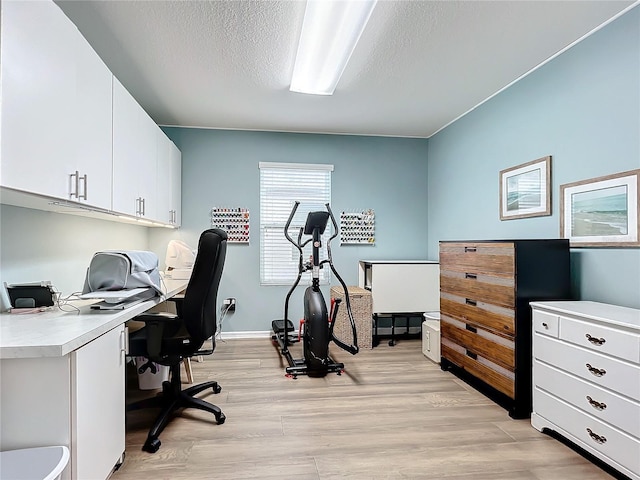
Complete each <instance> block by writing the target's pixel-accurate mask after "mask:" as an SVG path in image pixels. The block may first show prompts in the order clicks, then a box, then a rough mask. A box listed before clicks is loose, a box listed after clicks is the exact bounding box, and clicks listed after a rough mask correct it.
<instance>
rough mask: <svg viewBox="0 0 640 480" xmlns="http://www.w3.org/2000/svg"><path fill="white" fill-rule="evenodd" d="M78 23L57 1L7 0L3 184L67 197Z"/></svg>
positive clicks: (4, 13) (4, 18)
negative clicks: (66, 169)
mask: <svg viewBox="0 0 640 480" xmlns="http://www.w3.org/2000/svg"><path fill="white" fill-rule="evenodd" d="M74 29H75V27H74V26H73V24H72V23H71V22H70V21H69V20H68V19H67V17H65V16H64V15H62V14H61V12H60V9H59V8H58V7H57V6H56V5H55V4H53V3H45V2H2V62H1V63H2V73H1V75H2V184H3V185H4V186H9V187H13V188H18V189H24V190H28V191H31V192H36V193H46V194H54V195H55V196H57V197H62V198H64V197H66V195H67V185H66V184H65V183H64V182H56V181H54V178H56V177H58V176H60V175H63V167H62V165H63V164H64V162H65V161H66V160H67V159H69V158H70V157H72V156H73V155H74V151H73V143H72V142H71V141H70V139H71V138H72V130H73V124H74V123H75V121H74V119H73V117H74V115H75V106H76V103H75V45H74V42H75V40H76V37H75V32H74Z"/></svg>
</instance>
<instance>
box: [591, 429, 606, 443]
mask: <svg viewBox="0 0 640 480" xmlns="http://www.w3.org/2000/svg"><path fill="white" fill-rule="evenodd" d="M587 433H588V434H589V436H590V437H591V440H593V441H594V442H596V443H600V444H602V443H606V442H607V437H605V436H604V435H598V434H597V433H595V432H593V431H592V430H591V429H590V428H587Z"/></svg>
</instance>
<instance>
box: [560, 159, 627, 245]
mask: <svg viewBox="0 0 640 480" xmlns="http://www.w3.org/2000/svg"><path fill="white" fill-rule="evenodd" d="M638 177H640V170H631V171H628V172H622V173H616V174H614V175H607V176H604V177H598V178H593V179H590V180H583V181H580V182H574V183H567V184H565V185H561V186H560V202H561V203H560V205H561V215H560V236H561V237H562V238H568V239H569V242H570V243H571V246H572V247H640V239H639V234H640V231H639V230H638V224H639V223H640V212H639V210H640V208H639V207H638V204H639V203H640V196H639V192H638Z"/></svg>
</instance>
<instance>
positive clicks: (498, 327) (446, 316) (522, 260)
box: [440, 239, 571, 418]
mask: <svg viewBox="0 0 640 480" xmlns="http://www.w3.org/2000/svg"><path fill="white" fill-rule="evenodd" d="M570 290H571V287H570V267H569V242H568V240H563V239H551V240H546V239H544V240H496V241H455V242H453V241H446V242H444V241H443V242H440V316H441V320H440V328H441V362H440V365H441V368H442V369H443V370H451V371H452V372H453V373H455V374H456V375H458V376H459V377H460V378H462V379H464V380H465V381H467V382H468V383H469V384H471V385H473V386H474V387H476V388H477V389H478V390H480V391H482V392H483V393H484V394H486V395H487V396H489V397H490V398H492V399H493V400H494V401H496V402H497V403H499V404H500V405H502V406H504V407H505V408H506V409H507V410H508V412H509V415H510V416H511V417H513V418H527V417H529V415H530V414H531V309H530V307H529V302H530V301H534V300H567V299H570V298H571V291H570Z"/></svg>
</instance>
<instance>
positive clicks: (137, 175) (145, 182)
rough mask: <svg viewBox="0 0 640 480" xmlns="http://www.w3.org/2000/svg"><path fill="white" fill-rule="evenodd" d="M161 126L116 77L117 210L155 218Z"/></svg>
mask: <svg viewBox="0 0 640 480" xmlns="http://www.w3.org/2000/svg"><path fill="white" fill-rule="evenodd" d="M158 130H159V127H158V126H157V125H156V124H155V123H154V121H153V120H152V119H151V117H149V115H147V113H146V112H145V111H144V110H143V108H142V107H141V106H140V105H139V104H138V102H136V100H135V98H133V96H132V95H131V94H130V93H129V92H128V91H127V90H126V89H125V88H124V86H123V85H122V84H121V83H120V82H119V81H118V79H116V78H115V77H114V78H113V210H114V211H116V212H121V213H125V214H128V215H135V216H138V217H141V218H146V219H149V220H155V219H156V218H157V215H158V205H157V192H156V172H157V168H158V167H157V163H158V162H157V152H158V147H157V135H158Z"/></svg>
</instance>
